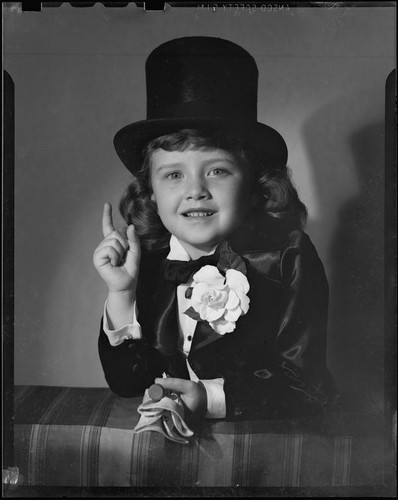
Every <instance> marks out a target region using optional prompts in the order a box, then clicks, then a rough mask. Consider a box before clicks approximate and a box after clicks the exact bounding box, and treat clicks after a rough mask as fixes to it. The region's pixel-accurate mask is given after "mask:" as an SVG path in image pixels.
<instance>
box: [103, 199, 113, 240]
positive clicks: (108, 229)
mask: <svg viewBox="0 0 398 500" xmlns="http://www.w3.org/2000/svg"><path fill="white" fill-rule="evenodd" d="M113 231H115V226H114V225H113V219H112V205H111V204H110V203H105V205H104V211H103V214H102V233H103V235H104V238H106V237H107V236H109V235H110V234H111V233H112V232H113Z"/></svg>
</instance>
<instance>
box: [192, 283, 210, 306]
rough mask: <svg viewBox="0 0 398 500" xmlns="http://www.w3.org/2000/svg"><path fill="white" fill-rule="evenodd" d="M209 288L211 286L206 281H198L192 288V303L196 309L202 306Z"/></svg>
mask: <svg viewBox="0 0 398 500" xmlns="http://www.w3.org/2000/svg"><path fill="white" fill-rule="evenodd" d="M208 290H209V286H208V285H207V284H206V283H196V284H195V286H194V287H193V289H192V295H191V304H192V307H193V308H194V309H196V310H198V308H199V307H200V304H201V303H202V297H203V295H204V294H205V293H206V292H207V291H208Z"/></svg>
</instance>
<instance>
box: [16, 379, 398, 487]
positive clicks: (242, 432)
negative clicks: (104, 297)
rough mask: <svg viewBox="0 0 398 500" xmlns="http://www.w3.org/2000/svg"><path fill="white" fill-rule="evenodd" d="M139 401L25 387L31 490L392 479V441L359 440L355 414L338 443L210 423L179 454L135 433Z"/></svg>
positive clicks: (21, 409)
mask: <svg viewBox="0 0 398 500" xmlns="http://www.w3.org/2000/svg"><path fill="white" fill-rule="evenodd" d="M140 402H141V398H131V399H125V398H119V397H117V396H115V395H114V394H112V393H111V392H110V390H109V389H99V388H90V389H87V388H62V387H37V386H23V387H22V386H20V387H16V388H15V426H14V464H15V465H16V466H18V467H19V469H20V472H21V474H22V475H23V476H24V478H25V484H27V485H47V486H156V487H171V486H174V487H175V486H190V487H192V486H256V487H259V486H261V487H264V486H267V487H268V486H278V487H280V486H301V487H313V486H365V485H372V486H374V485H377V484H382V483H383V482H384V481H385V479H386V478H385V474H386V472H385V471H386V469H385V460H386V451H385V442H384V440H383V436H382V435H381V434H380V433H379V432H369V430H366V432H365V431H363V432H358V425H357V424H358V420H357V419H356V418H355V416H354V415H352V416H351V418H348V419H347V418H346V423H345V424H344V430H342V431H341V432H340V433H337V434H336V432H334V431H333V430H332V429H331V427H330V425H329V426H328V425H323V426H320V427H319V428H318V430H316V431H314V427H312V430H305V428H302V427H298V425H297V422H296V423H295V422H292V421H290V422H265V421H252V422H246V421H244V422H225V421H221V420H219V421H204V422H202V424H201V428H200V429H199V431H198V432H197V433H196V435H195V437H194V438H193V439H192V442H191V443H190V444H189V445H180V444H176V443H173V442H171V441H168V440H167V439H165V438H164V436H162V435H161V434H158V433H155V432H147V433H145V432H144V433H141V434H137V435H135V434H133V433H132V429H133V427H134V426H135V424H136V423H137V422H138V414H137V411H136V410H137V406H138V405H139V403H140ZM341 422H342V421H341ZM341 422H340V424H339V426H338V427H339V428H340V429H342V425H343V424H342V423H341ZM347 422H348V423H349V424H350V422H351V429H349V427H350V425H348V427H347ZM315 428H316V427H315ZM347 429H348V431H347ZM391 467H392V461H391ZM391 473H393V471H392V468H391Z"/></svg>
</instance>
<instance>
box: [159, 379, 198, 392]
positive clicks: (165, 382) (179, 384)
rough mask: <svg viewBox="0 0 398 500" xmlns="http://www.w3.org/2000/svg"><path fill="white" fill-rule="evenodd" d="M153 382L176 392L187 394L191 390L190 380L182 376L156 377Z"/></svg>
mask: <svg viewBox="0 0 398 500" xmlns="http://www.w3.org/2000/svg"><path fill="white" fill-rule="evenodd" d="M155 383H156V384H159V385H161V386H162V387H164V388H165V389H169V390H170V391H173V392H176V393H177V394H187V393H189V392H191V390H192V381H191V380H185V379H182V378H172V377H168V378H157V379H155Z"/></svg>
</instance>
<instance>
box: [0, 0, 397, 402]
mask: <svg viewBox="0 0 398 500" xmlns="http://www.w3.org/2000/svg"><path fill="white" fill-rule="evenodd" d="M234 5H235V4H234ZM239 5H240V7H239V8H237V7H235V6H234V7H233V8H230V7H227V8H218V9H216V10H215V11H213V10H211V9H208V8H206V7H202V8H177V9H172V8H167V9H166V11H165V12H148V13H145V12H144V11H143V9H140V8H137V7H136V6H135V5H134V4H130V5H129V6H128V7H125V8H105V7H103V6H102V5H98V4H97V5H96V6H95V7H92V8H74V7H71V6H70V5H67V4H64V5H63V6H62V7H59V8H43V11H42V12H41V13H39V12H22V13H21V12H18V10H17V9H15V8H11V9H5V11H4V28H5V35H4V68H5V69H6V70H7V71H8V72H9V73H10V75H11V76H12V78H13V80H14V82H15V87H16V91H15V96H16V102H15V106H16V130H15V134H16V139H15V140H16V148H15V383H16V384H40V385H63V386H86V387H89V386H105V385H106V382H105V379H104V376H103V374H102V369H101V365H100V362H99V359H98V354H97V336H98V329H99V323H100V318H101V314H102V309H103V303H104V300H105V298H106V290H105V288H104V286H103V283H102V281H101V279H100V278H99V276H98V275H97V273H96V271H95V270H94V268H93V265H92V253H93V251H94V249H95V247H96V245H97V244H98V243H99V241H100V240H101V239H102V234H101V214H102V207H103V203H104V202H105V201H110V202H111V203H112V204H113V205H114V206H115V207H116V206H117V204H118V200H119V197H120V194H121V193H122V191H123V189H124V187H125V186H126V183H127V182H128V180H129V172H128V171H127V170H126V169H125V168H124V167H123V166H122V164H121V162H120V161H119V160H118V158H117V155H116V153H115V151H114V149H113V145H112V140H113V136H114V134H115V132H116V131H117V130H118V129H119V128H121V127H122V126H124V125H126V124H127V123H130V122H132V121H135V120H139V119H143V118H145V78H144V63H145V59H146V57H147V55H148V54H149V53H150V51H151V50H152V49H153V48H155V47H156V46H157V45H159V44H161V43H162V42H164V41H166V40H169V39H172V38H177V37H181V36H189V35H210V36H219V37H222V38H226V39H229V40H232V41H234V42H236V43H238V44H240V45H242V46H243V47H244V48H246V49H247V50H248V51H249V52H250V53H251V54H253V56H254V57H255V59H256V61H257V63H258V67H259V73H260V80H259V120H260V121H263V122H265V123H269V124H270V125H272V126H274V127H275V128H276V129H278V130H279V131H280V132H281V133H282V135H283V136H284V137H285V139H286V141H287V144H288V147H289V165H290V167H291V169H292V172H293V179H294V181H295V184H296V186H297V188H298V191H299V193H300V196H301V197H302V199H303V201H304V202H305V203H306V205H307V206H308V209H309V223H308V227H307V232H308V233H309V234H310V236H311V238H312V239H313V241H314V243H315V245H316V246H317V249H318V252H319V254H320V256H321V258H322V259H323V262H324V264H325V268H326V272H327V275H328V278H329V283H330V321H329V342H328V346H329V354H328V358H329V365H330V368H331V370H332V372H333V375H334V377H335V379H336V381H337V383H338V384H339V386H340V387H341V388H353V389H355V390H357V391H370V390H371V391H372V394H373V397H375V398H376V399H379V400H380V401H381V397H382V392H381V389H382V386H383V375H384V366H383V356H384V322H383V317H384V302H383V272H384V270H383V266H384V260H383V252H384V243H383V237H384V86H385V80H386V78H387V76H388V74H389V73H390V72H391V70H392V69H393V67H394V64H395V7H393V6H391V7H369V6H367V7H361V8H347V7H345V8H343V7H340V8H323V7H315V8H292V7H290V8H289V7H288V6H286V5H285V6H283V5H282V7H279V8H275V7H271V8H270V7H265V8H261V7H259V6H257V8H256V9H253V8H248V7H245V8H242V7H241V5H242V4H239ZM264 6H265V4H264ZM117 222H118V223H120V224H121V222H122V221H121V218H120V216H118V217H117Z"/></svg>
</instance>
